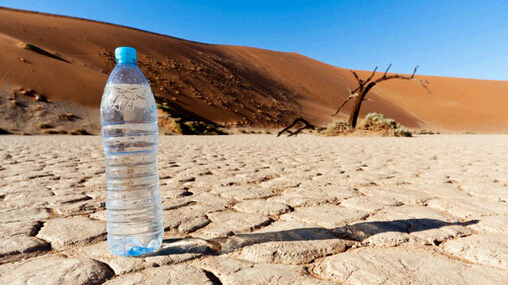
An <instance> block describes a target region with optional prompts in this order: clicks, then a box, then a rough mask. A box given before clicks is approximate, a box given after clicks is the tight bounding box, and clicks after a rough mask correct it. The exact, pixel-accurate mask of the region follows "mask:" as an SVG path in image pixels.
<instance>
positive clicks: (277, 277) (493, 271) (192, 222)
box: [0, 135, 508, 285]
mask: <svg viewBox="0 0 508 285" xmlns="http://www.w3.org/2000/svg"><path fill="white" fill-rule="evenodd" d="M507 145H508V136H506V135H470V136H465V135H455V136H445V135H438V136H421V137H415V138H379V137H369V138H365V137H363V138H358V137H356V138H355V137H336V138H326V137H314V136H299V137H297V138H276V137H274V136H268V135H242V136H220V137H185V136H171V137H168V136H166V137H161V139H160V145H159V164H160V165H159V167H160V178H161V180H160V183H161V187H160V189H161V194H162V197H163V207H164V226H165V230H166V234H165V240H164V245H163V248H162V249H161V250H160V251H158V252H157V253H155V254H153V255H150V256H145V257H142V258H120V257H115V256H112V255H110V254H109V251H108V249H107V245H106V241H105V239H106V222H105V207H104V204H105V203H104V202H105V200H104V199H105V195H106V190H105V178H104V161H103V154H102V146H101V138H100V137H69V136H51V137H36V136H35V137H30V136H27V137H20V136H6V137H2V138H0V158H1V160H0V264H1V265H0V284H482V285H486V284H507V283H508V227H506V225H507V224H508V207H507V206H508V205H507V202H506V201H507V200H508V186H507V184H508V177H507V175H506V173H508V160H507V159H506V158H507V157H508V153H507V152H508V147H507Z"/></svg>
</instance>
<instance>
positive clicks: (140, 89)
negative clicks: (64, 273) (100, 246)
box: [101, 47, 164, 256]
mask: <svg viewBox="0 0 508 285" xmlns="http://www.w3.org/2000/svg"><path fill="white" fill-rule="evenodd" d="M115 57H116V61H117V65H116V67H115V68H114V69H113V72H111V75H110V76H109V79H108V81H107V83H106V87H105V89H104V94H103V95H102V102H101V123H102V144H103V146H104V152H105V156H106V158H105V160H106V180H107V182H106V185H107V189H108V191H107V198H106V214H107V221H108V223H107V228H108V236H107V239H108V245H109V249H110V251H111V252H112V253H113V254H115V255H120V256H139V255H142V254H144V253H147V252H151V251H154V250H156V249H158V248H159V247H160V246H161V244H162V238H163V235H164V228H163V223H162V203H161V197H160V192H159V175H158V165H157V145H158V138H159V136H158V133H159V130H158V126H157V109H156V106H155V100H154V97H153V94H152V92H151V91H150V86H149V85H148V82H147V81H146V78H145V77H144V76H143V73H142V72H141V70H140V69H139V68H138V66H137V65H136V50H135V49H134V48H131V47H119V48H117V49H116V50H115Z"/></svg>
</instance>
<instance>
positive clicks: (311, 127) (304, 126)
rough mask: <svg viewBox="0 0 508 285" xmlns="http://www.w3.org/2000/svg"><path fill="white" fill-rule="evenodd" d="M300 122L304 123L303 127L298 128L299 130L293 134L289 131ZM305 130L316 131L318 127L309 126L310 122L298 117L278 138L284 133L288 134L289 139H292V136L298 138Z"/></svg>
mask: <svg viewBox="0 0 508 285" xmlns="http://www.w3.org/2000/svg"><path fill="white" fill-rule="evenodd" d="M299 122H302V123H303V126H301V127H300V128H298V130H296V131H294V132H292V131H290V130H289V129H291V128H292V127H293V126H295V125H296V124H298V123H299ZM304 129H311V130H314V129H316V127H314V125H311V124H309V122H307V121H306V120H305V119H304V118H302V117H298V118H296V119H295V120H294V121H293V122H292V123H291V124H289V125H288V126H287V127H285V128H284V129H283V130H282V131H280V132H279V133H278V134H277V136H278V137H279V136H280V135H282V134H283V133H284V132H287V133H288V137H291V136H297V135H298V134H299V133H300V132H301V131H303V130H304Z"/></svg>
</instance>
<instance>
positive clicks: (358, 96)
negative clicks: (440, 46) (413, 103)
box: [332, 64, 430, 128]
mask: <svg viewBox="0 0 508 285" xmlns="http://www.w3.org/2000/svg"><path fill="white" fill-rule="evenodd" d="M391 66H392V65H391V64H390V65H389V66H388V68H387V69H386V71H385V73H384V74H383V76H381V77H379V78H378V79H376V80H373V78H374V76H375V75H376V70H377V67H376V68H375V69H374V71H373V72H372V74H371V75H370V76H369V78H367V79H366V80H363V79H360V77H358V74H356V72H355V71H353V70H351V72H352V73H353V75H354V76H355V79H356V81H357V82H358V87H357V88H356V89H355V90H351V89H349V88H348V91H349V97H348V98H347V99H346V100H345V101H344V102H343V103H342V105H341V106H340V107H339V109H338V110H337V112H335V114H333V115H332V116H335V115H337V114H338V113H339V112H340V110H341V109H342V107H344V105H346V103H347V102H349V101H350V100H351V99H355V103H354V105H353V109H352V110H351V114H350V115H349V121H348V123H349V124H350V125H351V126H352V127H353V128H355V127H356V122H357V120H358V115H359V114H360V107H361V106H362V103H363V101H365V100H366V98H365V97H366V96H367V93H368V92H369V91H370V89H372V87H374V86H376V84H379V83H381V82H383V81H386V80H390V79H403V80H411V81H415V82H418V83H420V85H421V86H422V87H423V88H424V89H425V90H427V91H428V92H429V93H430V90H429V88H428V87H427V84H429V82H428V81H427V80H420V79H416V78H415V73H416V70H417V69H418V66H416V67H415V69H414V70H413V74H411V76H405V75H399V74H392V75H387V73H388V70H389V69H390V67H391Z"/></svg>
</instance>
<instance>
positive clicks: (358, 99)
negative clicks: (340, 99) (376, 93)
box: [349, 82, 376, 128]
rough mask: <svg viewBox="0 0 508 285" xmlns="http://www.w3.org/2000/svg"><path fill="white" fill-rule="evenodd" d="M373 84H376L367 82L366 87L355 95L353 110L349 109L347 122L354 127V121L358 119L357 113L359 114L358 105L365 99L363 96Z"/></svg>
mask: <svg viewBox="0 0 508 285" xmlns="http://www.w3.org/2000/svg"><path fill="white" fill-rule="evenodd" d="M374 85H376V83H375V82H371V83H369V84H368V85H367V87H365V89H364V90H362V91H361V92H360V94H358V96H357V97H356V100H355V104H354V105H353V110H352V111H351V115H350V116H349V124H350V125H351V126H352V127H353V128H356V122H357V121H358V115H360V107H361V106H362V103H363V100H364V99H365V96H366V95H367V93H368V92H369V91H370V89H371V88H372V87H374Z"/></svg>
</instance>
